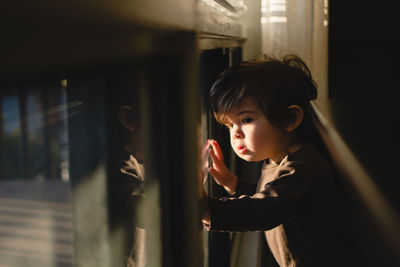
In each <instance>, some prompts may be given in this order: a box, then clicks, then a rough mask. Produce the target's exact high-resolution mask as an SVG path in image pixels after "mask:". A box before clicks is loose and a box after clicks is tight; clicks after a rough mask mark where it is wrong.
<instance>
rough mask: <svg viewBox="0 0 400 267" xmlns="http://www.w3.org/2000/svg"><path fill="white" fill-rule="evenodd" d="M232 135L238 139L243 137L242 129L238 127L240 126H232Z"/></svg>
mask: <svg viewBox="0 0 400 267" xmlns="http://www.w3.org/2000/svg"><path fill="white" fill-rule="evenodd" d="M233 131H234V132H233V137H234V138H235V139H239V138H243V137H244V134H243V131H242V129H240V127H236V128H235V127H234V128H233Z"/></svg>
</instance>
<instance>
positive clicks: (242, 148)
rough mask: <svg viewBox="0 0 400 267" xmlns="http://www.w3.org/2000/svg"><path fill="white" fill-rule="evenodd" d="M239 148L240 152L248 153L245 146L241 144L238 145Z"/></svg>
mask: <svg viewBox="0 0 400 267" xmlns="http://www.w3.org/2000/svg"><path fill="white" fill-rule="evenodd" d="M237 150H238V152H239V153H241V154H244V153H246V151H247V148H246V147H245V146H242V145H240V146H238V147H237Z"/></svg>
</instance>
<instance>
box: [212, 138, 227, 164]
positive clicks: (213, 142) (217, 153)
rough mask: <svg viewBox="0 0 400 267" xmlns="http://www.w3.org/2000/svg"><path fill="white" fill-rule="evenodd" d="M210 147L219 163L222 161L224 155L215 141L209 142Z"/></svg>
mask: <svg viewBox="0 0 400 267" xmlns="http://www.w3.org/2000/svg"><path fill="white" fill-rule="evenodd" d="M211 146H212V148H213V150H214V152H215V155H216V156H217V157H218V159H219V160H220V161H224V154H223V153H222V150H221V147H220V146H219V144H218V142H217V141H216V140H212V141H211Z"/></svg>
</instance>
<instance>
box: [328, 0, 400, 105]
mask: <svg viewBox="0 0 400 267" xmlns="http://www.w3.org/2000/svg"><path fill="white" fill-rule="evenodd" d="M329 2H330V11H329V17H330V21H329V23H330V25H329V28H330V33H329V93H330V96H331V97H333V98H348V97H352V98H357V99H359V98H360V97H374V98H375V97H378V98H386V97H390V96H395V95H396V94H397V92H398V90H399V80H400V75H399V74H400V71H399V59H400V53H399V43H400V35H399V34H398V33H399V29H398V27H397V25H398V23H397V19H398V13H397V8H395V7H394V6H392V5H391V4H389V2H376V1H329Z"/></svg>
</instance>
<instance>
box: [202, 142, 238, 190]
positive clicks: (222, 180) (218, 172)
mask: <svg viewBox="0 0 400 267" xmlns="http://www.w3.org/2000/svg"><path fill="white" fill-rule="evenodd" d="M209 144H210V148H209V155H210V156H211V159H212V163H213V164H212V166H211V167H209V169H208V170H209V172H210V173H211V175H212V176H213V177H214V180H215V182H216V183H217V184H219V185H222V186H223V187H224V188H225V190H226V191H227V192H228V193H229V194H231V195H233V194H235V191H236V185H237V177H236V175H234V174H233V173H232V172H231V171H230V170H229V169H228V168H227V167H226V165H225V163H224V155H223V153H222V150H221V147H220V146H219V144H218V142H217V141H216V140H210V141H209Z"/></svg>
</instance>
